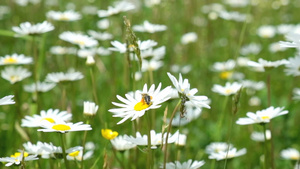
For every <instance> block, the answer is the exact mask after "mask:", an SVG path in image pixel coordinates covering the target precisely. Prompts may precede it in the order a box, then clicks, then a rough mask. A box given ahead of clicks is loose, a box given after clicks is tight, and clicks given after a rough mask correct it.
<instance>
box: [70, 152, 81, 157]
mask: <svg viewBox="0 0 300 169" xmlns="http://www.w3.org/2000/svg"><path fill="white" fill-rule="evenodd" d="M68 155H69V156H71V157H76V156H78V155H79V151H74V152H72V153H69V154H68Z"/></svg>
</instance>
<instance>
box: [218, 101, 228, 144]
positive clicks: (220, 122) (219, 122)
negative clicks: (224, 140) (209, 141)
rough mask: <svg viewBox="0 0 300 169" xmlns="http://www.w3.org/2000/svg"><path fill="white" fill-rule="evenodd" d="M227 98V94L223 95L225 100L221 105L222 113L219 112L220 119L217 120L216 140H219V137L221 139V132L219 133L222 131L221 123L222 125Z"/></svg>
mask: <svg viewBox="0 0 300 169" xmlns="http://www.w3.org/2000/svg"><path fill="white" fill-rule="evenodd" d="M228 98H229V96H226V97H225V100H224V102H223V107H222V110H221V111H222V113H221V117H220V119H219V121H218V130H217V132H216V134H217V135H216V138H217V141H220V139H221V135H222V133H221V131H222V125H223V121H224V118H225V114H226V106H227V102H228Z"/></svg>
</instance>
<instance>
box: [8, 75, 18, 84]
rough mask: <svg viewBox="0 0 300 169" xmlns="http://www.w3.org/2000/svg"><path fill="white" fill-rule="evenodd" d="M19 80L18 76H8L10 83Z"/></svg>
mask: <svg viewBox="0 0 300 169" xmlns="http://www.w3.org/2000/svg"><path fill="white" fill-rule="evenodd" d="M19 80H20V77H19V76H11V77H10V81H11V82H12V83H15V82H17V81H19Z"/></svg>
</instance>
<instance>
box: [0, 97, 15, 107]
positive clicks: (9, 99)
mask: <svg viewBox="0 0 300 169" xmlns="http://www.w3.org/2000/svg"><path fill="white" fill-rule="evenodd" d="M13 97H14V95H9V96H5V97H2V98H1V99H0V106H2V105H8V104H15V101H14V100H12V98H13Z"/></svg>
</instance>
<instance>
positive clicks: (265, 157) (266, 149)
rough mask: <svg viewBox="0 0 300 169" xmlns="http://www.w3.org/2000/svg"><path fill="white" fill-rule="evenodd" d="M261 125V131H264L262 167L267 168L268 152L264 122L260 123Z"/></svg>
mask: <svg viewBox="0 0 300 169" xmlns="http://www.w3.org/2000/svg"><path fill="white" fill-rule="evenodd" d="M262 126H263V132H264V140H265V141H264V169H267V161H268V157H267V152H268V147H267V136H266V124H264V123H263V124H262Z"/></svg>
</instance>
